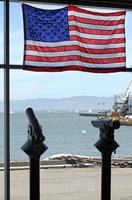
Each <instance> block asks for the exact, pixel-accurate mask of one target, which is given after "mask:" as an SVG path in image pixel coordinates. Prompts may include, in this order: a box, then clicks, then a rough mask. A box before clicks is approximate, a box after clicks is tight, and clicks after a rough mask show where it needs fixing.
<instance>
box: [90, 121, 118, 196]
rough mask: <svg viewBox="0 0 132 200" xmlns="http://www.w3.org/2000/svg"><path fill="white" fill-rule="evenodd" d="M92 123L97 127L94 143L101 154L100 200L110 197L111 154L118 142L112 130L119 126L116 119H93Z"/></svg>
mask: <svg viewBox="0 0 132 200" xmlns="http://www.w3.org/2000/svg"><path fill="white" fill-rule="evenodd" d="M91 123H92V125H93V126H94V127H96V128H99V131H100V135H99V140H98V141H97V142H96V143H95V144H94V145H95V147H96V148H97V149H98V150H99V151H100V152H101V155H102V170H101V171H102V174H101V200H110V199H111V155H112V152H113V151H115V150H116V149H117V148H118V147H119V144H118V143H117V142H116V141H115V140H114V130H115V129H118V128H119V127H120V122H119V121H118V120H115V121H113V120H94V121H91Z"/></svg>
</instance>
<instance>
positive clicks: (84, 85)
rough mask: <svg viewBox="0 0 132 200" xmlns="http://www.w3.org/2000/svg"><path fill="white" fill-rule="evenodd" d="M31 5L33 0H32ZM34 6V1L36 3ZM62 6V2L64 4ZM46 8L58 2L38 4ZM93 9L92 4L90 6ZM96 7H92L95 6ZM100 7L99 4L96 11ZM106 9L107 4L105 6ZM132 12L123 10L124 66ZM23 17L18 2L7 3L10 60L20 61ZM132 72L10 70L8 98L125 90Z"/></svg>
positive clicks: (0, 85)
mask: <svg viewBox="0 0 132 200" xmlns="http://www.w3.org/2000/svg"><path fill="white" fill-rule="evenodd" d="M32 5H33V4H32ZM35 6H36V5H35ZM63 6H64V5H63ZM37 7H43V8H45V9H50V8H51V9H54V8H56V7H57V8H58V7H62V5H61V6H60V5H59V6H57V5H56V6H55V5H47V4H45V5H43V6H42V4H41V5H37ZM89 9H93V8H91V7H90V8H89ZM94 9H95V8H94ZM99 10H100V9H99V8H98V10H97V11H99ZM104 10H105V11H106V8H105V9H104ZM112 11H113V10H112ZM114 11H115V10H114ZM131 18H132V12H131V11H127V14H126V24H125V27H126V58H127V67H130V66H132V61H131V52H132V34H131ZM0 19H1V23H0V46H1V51H0V64H2V63H3V35H4V34H3V3H2V2H0ZM23 45H24V44H23V18H22V10H21V4H20V3H11V4H10V64H22V63H23ZM131 79H132V73H130V72H129V73H128V72H125V73H121V72H118V73H111V74H94V73H88V72H78V71H76V72H73V71H69V72H58V73H48V72H41V73H40V72H31V71H30V72H29V71H24V70H10V97H11V100H18V99H37V98H67V97H72V96H82V95H83V96H105V97H109V96H113V95H115V94H120V93H123V92H125V90H126V88H127V86H128V84H129V82H130V81H131ZM3 82H4V80H3V69H0V101H3V96H4V94H3V93H4V92H3V87H4V85H3V84H4V83H3Z"/></svg>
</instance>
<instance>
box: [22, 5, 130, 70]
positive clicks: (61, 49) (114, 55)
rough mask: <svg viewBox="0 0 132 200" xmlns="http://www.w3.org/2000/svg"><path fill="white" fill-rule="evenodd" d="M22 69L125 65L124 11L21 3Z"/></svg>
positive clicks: (89, 67)
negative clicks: (47, 6) (49, 7)
mask: <svg viewBox="0 0 132 200" xmlns="http://www.w3.org/2000/svg"><path fill="white" fill-rule="evenodd" d="M22 7H23V17H24V34H25V45H24V49H25V50H24V69H27V70H32V71H46V72H60V71H66V70H78V71H85V72H95V73H107V72H118V71H122V70H124V69H125V67H126V54H125V11H117V12H109V13H102V12H95V11H88V10H85V9H82V8H80V7H77V6H67V7H64V8H61V9H55V10H44V9H40V8H36V7H32V6H29V5H27V4H23V5H22Z"/></svg>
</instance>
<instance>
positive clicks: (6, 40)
mask: <svg viewBox="0 0 132 200" xmlns="http://www.w3.org/2000/svg"><path fill="white" fill-rule="evenodd" d="M4 64H5V65H6V68H5V69H4V167H5V168H4V200H10V89H9V86H10V71H9V64H10V58H9V0H4Z"/></svg>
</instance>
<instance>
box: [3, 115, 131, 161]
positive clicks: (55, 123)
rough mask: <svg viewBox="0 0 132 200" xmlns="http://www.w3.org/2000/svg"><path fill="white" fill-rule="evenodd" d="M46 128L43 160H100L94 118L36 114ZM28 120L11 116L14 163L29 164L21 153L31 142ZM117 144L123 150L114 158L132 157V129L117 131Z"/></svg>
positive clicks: (123, 128) (44, 130)
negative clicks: (60, 157) (58, 157)
mask: <svg viewBox="0 0 132 200" xmlns="http://www.w3.org/2000/svg"><path fill="white" fill-rule="evenodd" d="M35 114H36V117H37V119H38V121H39V123H40V125H41V126H42V130H43V134H44V135H45V137H46V139H45V141H44V143H45V144H46V145H47V146H48V150H47V151H46V152H45V153H44V154H43V156H42V157H41V158H42V159H44V158H47V157H50V156H52V155H55V154H76V155H82V156H98V157H100V153H99V151H98V150H97V149H96V148H95V146H94V143H95V142H96V141H97V140H98V138H99V129H98V128H95V127H93V126H92V125H91V120H95V119H96V118H94V117H82V116H79V114H78V113H72V112H65V113H61V112H60V113H59V112H47V113H46V112H43V113H42V112H40V113H39V112H35ZM27 126H28V119H27V117H26V114H25V113H24V112H23V113H12V114H11V132H10V140H11V148H10V149H11V160H16V161H20V160H28V156H27V155H26V154H25V153H24V152H23V151H22V150H21V146H22V145H23V144H24V143H25V142H26V140H27ZM3 129H4V128H3V113H1V114H0V161H3V157H4V142H3V140H4V130H3ZM115 140H116V141H117V142H118V143H119V145H120V147H119V148H118V149H117V151H116V154H113V157H124V156H132V127H131V126H121V127H120V128H119V129H118V130H115Z"/></svg>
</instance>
